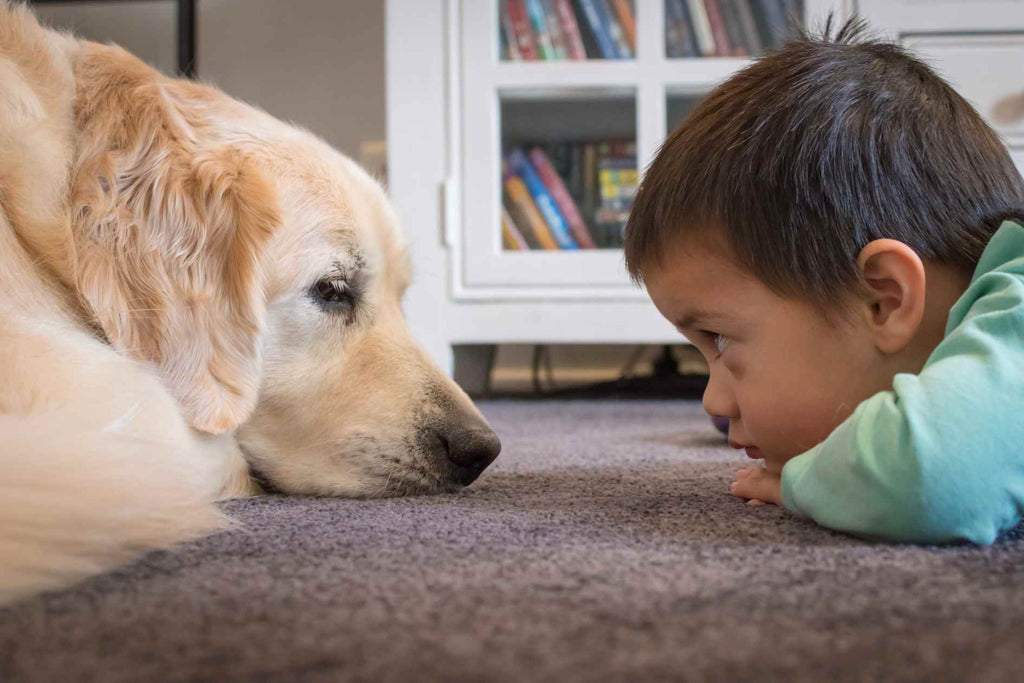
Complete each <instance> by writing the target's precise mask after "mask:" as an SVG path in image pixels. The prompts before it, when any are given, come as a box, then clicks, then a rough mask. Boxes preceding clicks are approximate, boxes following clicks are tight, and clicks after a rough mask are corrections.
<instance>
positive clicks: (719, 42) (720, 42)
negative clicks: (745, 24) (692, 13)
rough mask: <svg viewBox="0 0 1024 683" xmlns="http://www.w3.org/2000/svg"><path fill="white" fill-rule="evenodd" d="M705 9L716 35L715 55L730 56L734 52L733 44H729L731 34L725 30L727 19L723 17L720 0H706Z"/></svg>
mask: <svg viewBox="0 0 1024 683" xmlns="http://www.w3.org/2000/svg"><path fill="white" fill-rule="evenodd" d="M704 11H705V12H707V15H708V24H710V25H711V33H712V34H713V35H714V36H715V55H716V56H718V57H728V56H729V55H730V54H732V46H731V45H729V36H728V34H727V33H726V31H725V19H724V18H723V17H722V8H721V7H720V6H719V4H718V0H704Z"/></svg>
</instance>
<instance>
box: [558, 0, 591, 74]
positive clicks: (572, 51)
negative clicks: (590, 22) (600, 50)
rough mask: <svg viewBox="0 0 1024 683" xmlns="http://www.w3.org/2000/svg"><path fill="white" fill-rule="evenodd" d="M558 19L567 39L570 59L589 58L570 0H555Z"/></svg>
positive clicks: (564, 37)
mask: <svg viewBox="0 0 1024 683" xmlns="http://www.w3.org/2000/svg"><path fill="white" fill-rule="evenodd" d="M554 3H555V11H556V12H557V13H558V21H559V23H560V24H561V26H562V37H563V39H564V40H565V51H566V54H567V55H568V57H569V59H574V60H582V59H586V58H587V50H586V48H585V47H584V45H583V36H582V35H581V34H580V27H579V24H577V23H576V14H575V13H574V12H573V11H572V3H571V2H570V0H554Z"/></svg>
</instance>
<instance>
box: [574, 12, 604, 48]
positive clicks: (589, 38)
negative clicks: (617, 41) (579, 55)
mask: <svg viewBox="0 0 1024 683" xmlns="http://www.w3.org/2000/svg"><path fill="white" fill-rule="evenodd" d="M569 4H570V5H571V7H572V13H573V15H574V16H575V17H576V26H577V27H578V28H579V30H580V40H582V41H583V49H584V50H585V51H586V53H587V59H604V53H603V52H601V46H600V45H598V44H597V36H596V35H595V34H594V29H593V28H591V26H590V21H589V20H588V19H587V15H586V13H585V12H584V11H583V7H582V6H581V5H580V3H579V0H572V2H570V3H569Z"/></svg>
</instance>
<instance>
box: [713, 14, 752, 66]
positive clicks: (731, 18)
mask: <svg viewBox="0 0 1024 683" xmlns="http://www.w3.org/2000/svg"><path fill="white" fill-rule="evenodd" d="M737 1H738V0H718V7H719V9H720V10H721V12H722V23H724V24H725V32H726V33H727V34H728V37H729V47H730V50H729V54H731V55H733V56H734V57H745V56H746V55H747V47H746V42H745V41H744V39H743V28H742V27H741V26H740V16H739V8H738V7H737V6H736V5H737Z"/></svg>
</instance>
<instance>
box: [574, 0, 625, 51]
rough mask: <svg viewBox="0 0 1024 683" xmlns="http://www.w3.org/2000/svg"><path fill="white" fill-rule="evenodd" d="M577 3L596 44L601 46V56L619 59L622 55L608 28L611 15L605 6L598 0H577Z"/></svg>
mask: <svg viewBox="0 0 1024 683" xmlns="http://www.w3.org/2000/svg"><path fill="white" fill-rule="evenodd" d="M579 3H580V7H581V8H582V9H583V15H584V16H585V17H586V18H587V23H588V24H590V29H591V31H592V32H593V34H594V39H595V40H596V41H597V46H598V47H599V48H601V56H602V57H604V58H605V59H620V58H621V57H622V55H620V54H619V46H618V44H616V42H615V39H614V38H612V32H611V31H610V30H609V28H608V22H609V21H611V17H609V16H608V14H607V12H606V10H607V7H605V6H604V5H603V4H602V3H600V2H598V0H579Z"/></svg>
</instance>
